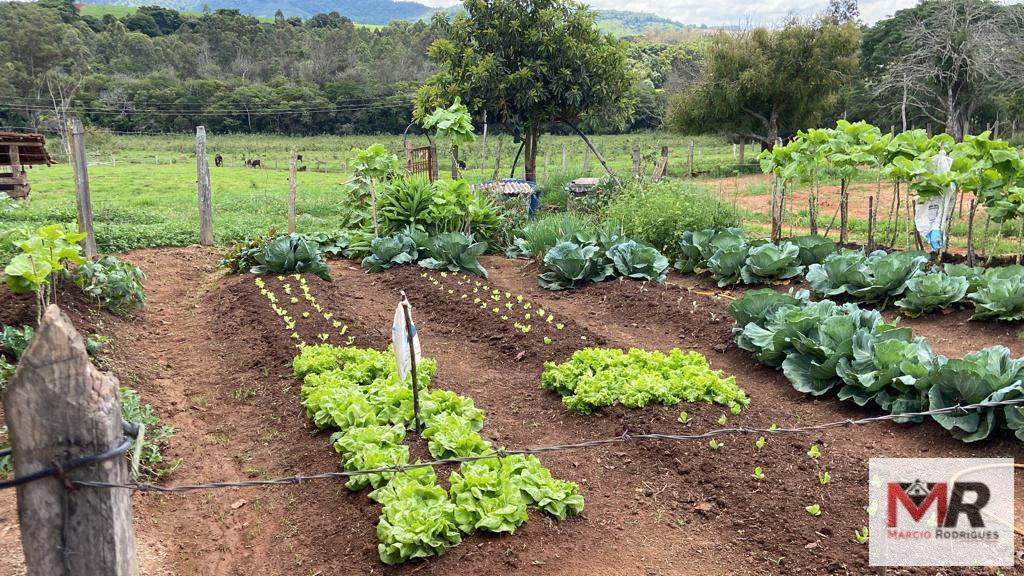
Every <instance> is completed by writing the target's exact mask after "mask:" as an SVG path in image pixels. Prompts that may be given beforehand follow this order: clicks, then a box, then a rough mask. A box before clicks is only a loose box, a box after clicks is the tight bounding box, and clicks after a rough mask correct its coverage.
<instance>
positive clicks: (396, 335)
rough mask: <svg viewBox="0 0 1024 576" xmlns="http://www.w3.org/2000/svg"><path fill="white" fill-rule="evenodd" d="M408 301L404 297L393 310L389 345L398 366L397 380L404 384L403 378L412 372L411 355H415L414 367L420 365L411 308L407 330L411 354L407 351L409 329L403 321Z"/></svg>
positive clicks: (418, 344)
mask: <svg viewBox="0 0 1024 576" xmlns="http://www.w3.org/2000/svg"><path fill="white" fill-rule="evenodd" d="M408 305H409V304H408V300H406V299H405V298H404V297H403V298H402V301H401V302H399V303H398V306H397V307H396V308H395V319H394V320H393V321H392V323H391V343H392V344H393V345H394V347H395V363H396V364H397V366H398V380H399V381H400V382H402V383H403V384H404V383H405V376H406V375H407V374H408V373H409V372H410V371H411V370H412V362H411V358H412V354H415V355H416V365H417V366H419V363H420V336H419V334H417V333H416V324H415V323H414V322H411V320H412V307H411V306H410V309H409V320H410V322H409V328H410V329H411V331H412V354H410V351H409V329H407V325H406V321H405V314H406V311H405V307H406V306H408Z"/></svg>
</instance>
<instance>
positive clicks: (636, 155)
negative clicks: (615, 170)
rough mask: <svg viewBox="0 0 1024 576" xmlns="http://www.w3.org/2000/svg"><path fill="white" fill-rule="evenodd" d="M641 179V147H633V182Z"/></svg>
mask: <svg viewBox="0 0 1024 576" xmlns="http://www.w3.org/2000/svg"><path fill="white" fill-rule="evenodd" d="M639 179H640V145H639V144H634V145H633V180H639Z"/></svg>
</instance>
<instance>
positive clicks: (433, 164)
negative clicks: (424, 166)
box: [430, 142, 438, 182]
mask: <svg viewBox="0 0 1024 576" xmlns="http://www.w3.org/2000/svg"><path fill="white" fill-rule="evenodd" d="M437 177H438V168H437V144H434V143H433V142H431V143H430V181H431V182H436V181H437Z"/></svg>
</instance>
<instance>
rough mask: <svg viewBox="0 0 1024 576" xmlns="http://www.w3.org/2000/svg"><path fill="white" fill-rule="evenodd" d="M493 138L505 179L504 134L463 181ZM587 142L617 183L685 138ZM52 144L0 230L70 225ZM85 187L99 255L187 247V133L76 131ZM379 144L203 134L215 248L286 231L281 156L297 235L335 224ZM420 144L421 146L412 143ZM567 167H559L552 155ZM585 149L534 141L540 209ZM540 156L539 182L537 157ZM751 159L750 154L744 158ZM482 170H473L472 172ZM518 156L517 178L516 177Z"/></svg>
mask: <svg viewBox="0 0 1024 576" xmlns="http://www.w3.org/2000/svg"><path fill="white" fill-rule="evenodd" d="M498 140H500V141H501V147H502V162H501V172H500V176H501V177H507V176H508V175H509V169H510V166H511V162H512V159H513V157H514V154H515V145H514V144H513V143H512V140H511V138H509V137H508V136H500V137H495V136H493V135H492V136H489V137H488V140H487V148H488V154H487V159H486V161H485V162H484V161H483V158H482V152H483V148H482V144H483V143H482V140H478V141H477V143H475V144H473V145H471V146H469V147H467V148H464V149H463V152H462V158H464V160H465V161H466V163H467V165H468V166H467V170H466V171H465V172H464V176H465V177H466V178H467V179H468V180H469V181H470V182H481V181H485V180H489V179H491V177H492V175H493V173H494V164H495V154H496V152H497V147H498ZM594 140H595V144H596V146H597V147H598V149H599V150H601V151H602V153H603V154H605V155H606V156H607V158H608V162H609V165H610V166H611V167H612V169H613V170H614V171H615V172H616V173H617V174H618V175H619V176H620V177H621V178H622V179H624V180H628V178H629V176H630V173H631V171H632V148H633V145H634V144H639V145H640V146H641V151H642V155H643V161H642V172H643V173H644V174H648V175H649V174H650V173H651V172H652V171H653V169H654V163H655V162H656V159H657V156H658V154H659V152H660V148H661V146H662V145H667V146H670V147H671V149H672V151H673V152H672V156H671V158H672V160H671V162H670V169H669V174H670V177H672V178H681V177H683V175H684V173H685V172H686V162H687V160H686V156H687V152H688V148H689V142H690V140H691V139H690V138H688V137H687V138H684V137H681V136H678V135H669V134H660V133H647V134H632V135H621V136H598V137H595V139H594ZM693 140H694V142H695V153H694V163H695V165H696V167H697V169H698V170H714V171H717V172H722V173H729V172H730V171H731V170H732V168H734V166H733V164H734V162H735V159H734V158H733V155H732V145H731V144H729V143H727V142H725V141H724V140H722V139H719V138H713V137H698V138H693ZM57 142H58V140H57V139H56V138H52V137H51V138H50V139H49V148H50V151H51V153H53V154H54V156H55V157H56V158H57V159H58V161H59V163H58V164H57V165H55V166H50V167H45V168H43V167H39V168H35V169H33V170H32V171H31V172H30V173H29V180H30V182H31V185H32V202H31V205H30V206H26V207H23V208H21V209H19V210H18V211H17V212H15V213H14V214H11V215H8V216H6V217H5V220H6V221H7V222H5V224H6V223H8V222H9V223H13V224H16V225H17V224H28V225H33V226H38V225H42V224H45V223H52V222H66V223H73V222H75V201H74V178H73V173H72V170H71V168H70V166H69V165H68V164H67V162H66V158H64V156H63V155H62V153H61V151H60V147H59V145H58V144H57ZM86 142H87V149H88V155H89V163H90V167H89V180H90V185H91V191H92V202H93V213H94V221H95V226H96V235H97V241H98V243H99V245H100V247H101V249H103V250H108V251H119V250H124V249H128V248H134V247H142V246H165V245H187V244H192V243H195V242H196V239H197V234H198V223H197V216H196V212H197V210H196V185H195V180H196V172H195V154H194V149H195V139H194V138H193V137H191V136H186V135H179V136H115V135H111V134H110V133H106V132H89V133H88V134H87V135H86ZM374 142H383V143H385V144H386V145H387V146H388V147H389V148H390V149H391V150H392V151H393V152H395V153H396V154H400V153H401V151H402V149H403V141H402V138H401V137H400V136H383V137H380V136H378V137H374V136H356V137H336V136H321V137H309V138H287V137H279V136H259V135H244V136H243V135H216V134H211V135H210V136H209V138H208V150H209V161H210V164H211V170H212V185H213V207H214V230H215V233H216V237H217V241H218V242H219V243H222V244H226V243H230V242H235V241H238V240H241V239H244V238H246V237H250V236H253V235H255V234H258V233H262V232H266V231H268V230H269V229H270V228H276V229H278V230H280V229H282V228H284V227H285V224H286V217H287V207H286V202H287V194H288V171H287V166H288V159H289V157H290V154H291V149H292V148H293V147H294V148H296V149H297V150H298V151H299V152H300V153H301V154H302V155H303V164H304V165H305V166H306V167H307V170H308V171H306V172H301V173H299V174H298V214H299V216H298V227H299V230H300V231H302V232H316V231H329V230H337V229H339V228H343V227H344V226H345V225H346V224H347V222H348V216H349V214H350V213H351V212H352V207H351V205H350V203H349V202H348V201H347V198H348V196H347V193H346V192H345V187H344V184H345V181H346V180H347V179H348V170H347V166H346V163H345V159H346V157H347V155H348V151H349V150H350V149H351V148H352V147H353V146H360V147H364V146H368V145H369V144H371V143H374ZM415 143H416V144H417V145H421V144H425V143H426V138H425V137H422V136H421V137H419V138H417V139H416V140H415ZM563 147H564V149H565V159H566V160H565V168H564V169H563V168H562V149H563ZM217 153H219V154H221V155H222V156H223V157H224V160H225V166H224V167H222V168H216V167H213V166H212V164H213V155H214V154H217ZM584 156H585V154H584V144H583V142H582V141H581V140H580V139H579V138H577V137H569V136H550V137H547V138H545V139H544V140H542V150H541V154H540V156H539V159H538V178H540V180H541V184H542V186H543V187H544V189H545V190H546V193H545V195H544V197H543V198H542V201H543V203H544V204H545V205H546V206H548V207H549V208H550V207H554V206H563V205H564V203H565V194H564V192H563V191H562V188H563V187H564V186H565V183H566V182H568V181H569V180H571V179H573V178H577V177H582V176H602V175H604V170H603V168H602V167H601V165H600V164H599V163H598V161H597V159H596V158H595V157H591V158H590V160H589V169H586V170H585V169H584V162H585V158H584ZM246 157H248V158H259V159H260V160H261V162H262V163H263V165H264V166H265V168H264V169H262V170H256V169H251V168H245V167H244V158H246ZM545 157H546V158H547V160H548V169H547V173H546V177H545V171H544V167H543V166H544V158H545ZM749 158H750V156H749V155H748V159H749ZM482 162H483V164H484V165H485V166H486V167H485V168H484V169H481V165H482ZM522 165H523V164H522V160H520V162H519V168H518V169H517V171H516V175H517V176H519V177H521V176H522ZM450 166H451V162H450V160H447V159H445V158H442V159H441V162H440V172H441V175H442V176H444V175H446V174H447V173H449V172H450Z"/></svg>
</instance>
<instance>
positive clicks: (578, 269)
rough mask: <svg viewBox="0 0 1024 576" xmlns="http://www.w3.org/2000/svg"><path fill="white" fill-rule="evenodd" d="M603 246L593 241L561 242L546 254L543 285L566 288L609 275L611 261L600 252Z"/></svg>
mask: <svg viewBox="0 0 1024 576" xmlns="http://www.w3.org/2000/svg"><path fill="white" fill-rule="evenodd" d="M600 250H601V249H600V248H599V247H597V246H594V245H588V246H580V245H579V244H575V243H573V242H559V243H558V244H557V245H555V247H554V248H552V249H550V250H548V252H547V254H545V255H544V268H545V270H546V271H545V272H544V273H543V274H541V275H540V278H539V284H540V286H541V288H547V289H548V290H564V289H566V288H575V287H576V286H579V285H580V284H583V283H585V282H601V281H603V280H604V279H606V278H608V277H609V276H611V274H612V270H613V269H612V265H611V264H609V263H608V262H607V261H606V260H605V259H604V258H603V257H601V256H600V254H599V252H600Z"/></svg>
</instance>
